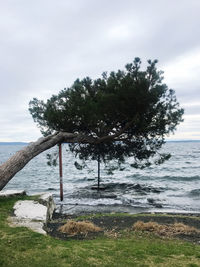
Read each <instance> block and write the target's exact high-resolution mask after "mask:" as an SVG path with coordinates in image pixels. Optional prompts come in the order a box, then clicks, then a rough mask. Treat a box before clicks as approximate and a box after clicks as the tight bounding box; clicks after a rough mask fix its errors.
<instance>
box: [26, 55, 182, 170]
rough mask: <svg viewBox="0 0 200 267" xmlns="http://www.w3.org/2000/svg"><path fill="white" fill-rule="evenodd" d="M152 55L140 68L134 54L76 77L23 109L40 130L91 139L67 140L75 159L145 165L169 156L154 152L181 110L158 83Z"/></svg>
mask: <svg viewBox="0 0 200 267" xmlns="http://www.w3.org/2000/svg"><path fill="white" fill-rule="evenodd" d="M156 64H157V60H154V61H151V60H148V65H147V67H146V69H145V70H142V69H141V60H140V58H135V60H134V61H133V63H130V64H127V65H126V66H125V70H118V71H117V72H114V71H113V72H111V73H110V74H107V73H106V72H104V73H103V74H102V77H101V78H99V79H96V80H92V79H91V78H89V77H86V78H84V79H83V80H79V79H77V80H76V81H75V82H74V83H73V85H72V86H71V87H70V88H67V89H66V88H65V89H64V90H62V91H60V92H59V93H58V95H53V96H52V97H51V98H50V99H48V100H47V101H46V102H45V101H43V100H38V99H36V98H34V99H33V100H32V101H30V107H29V110H30V112H31V114H32V117H33V119H34V121H35V122H36V123H37V124H38V126H39V127H40V129H41V132H42V133H43V135H48V134H53V133H55V132H60V131H61V132H73V133H79V134H84V135H87V136H88V137H91V138H93V139H94V140H96V141H95V142H94V143H93V144H91V143H85V144H82V143H79V144H72V143H71V144H70V145H69V146H70V150H71V151H72V152H74V153H75V155H77V156H78V157H79V158H80V159H81V160H83V161H85V160H87V159H92V160H98V157H99V156H100V159H101V161H103V162H108V161H110V160H117V161H118V163H119V164H121V163H123V162H124V160H125V158H126V157H132V158H133V159H134V162H133V164H132V165H133V166H134V167H141V168H142V167H146V166H149V165H150V164H151V159H152V157H154V158H155V160H154V162H155V163H156V164H160V163H162V162H163V161H164V160H165V159H168V158H169V155H166V154H159V149H160V148H161V147H162V145H163V144H164V142H165V141H164V139H165V137H166V135H169V134H170V133H173V132H174V131H175V129H176V126H177V125H178V124H179V123H180V122H181V121H182V115H183V112H184V111H183V109H181V108H180V107H179V103H178V102H177V99H176V96H175V93H174V91H173V90H171V89H168V87H167V85H166V84H165V83H163V72H162V71H159V70H157V67H156Z"/></svg>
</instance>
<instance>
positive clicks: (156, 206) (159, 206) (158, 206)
mask: <svg viewBox="0 0 200 267" xmlns="http://www.w3.org/2000/svg"><path fill="white" fill-rule="evenodd" d="M154 207H155V208H158V209H160V208H162V207H163V206H162V205H161V204H155V205H154Z"/></svg>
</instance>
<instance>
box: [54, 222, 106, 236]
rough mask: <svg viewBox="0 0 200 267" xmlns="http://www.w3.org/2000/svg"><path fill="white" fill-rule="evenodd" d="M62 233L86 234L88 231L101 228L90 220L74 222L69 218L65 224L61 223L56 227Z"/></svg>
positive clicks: (98, 230)
mask: <svg viewBox="0 0 200 267" xmlns="http://www.w3.org/2000/svg"><path fill="white" fill-rule="evenodd" d="M58 230H59V231H61V232H62V233H66V234H69V235H77V234H88V233H90V232H100V231H102V229H101V228H100V227H98V226H96V225H94V224H93V223H91V222H88V221H81V222H76V221H73V220H69V221H68V222H67V223H66V224H64V225H62V226H61V227H59V229H58Z"/></svg>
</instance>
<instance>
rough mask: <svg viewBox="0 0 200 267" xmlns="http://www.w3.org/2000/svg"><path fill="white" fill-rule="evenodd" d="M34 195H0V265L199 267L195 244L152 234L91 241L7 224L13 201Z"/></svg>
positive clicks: (197, 251)
mask: <svg viewBox="0 0 200 267" xmlns="http://www.w3.org/2000/svg"><path fill="white" fill-rule="evenodd" d="M34 198H35V197H34ZM34 198H30V197H27V196H23V197H14V198H0V266H2V267H9V266H13V267H14V266H15V267H18V266H19V267H20V266H23V267H25V266H28V267H32V266H37V267H38V266H41V267H45V266H48V267H51V266H52V267H53V266H59V267H62V266H65V267H66V266H74V267H75V266H76V267H77V266H78V267H79V266H80V267H84V266H109V267H112V266H113V267H114V266H122V267H123V266H126V267H127V266H188V267H189V266H191V267H192V266H200V246H199V245H195V244H192V243H188V242H183V241H178V240H171V239H163V238H159V237H156V236H155V235H153V234H146V233H140V232H128V233H126V234H122V235H121V236H120V237H119V238H112V237H105V236H101V237H98V238H96V239H94V240H69V241H62V240H57V239H54V238H52V237H50V236H43V235H40V234H38V233H34V232H32V231H31V230H28V229H27V228H24V227H16V228H14V227H9V225H8V223H7V218H8V216H10V214H11V213H12V208H13V205H14V203H15V202H16V201H17V200H23V199H34ZM101 216H102V215H101ZM114 216H116V214H114ZM123 216H124V214H123ZM127 216H128V215H127Z"/></svg>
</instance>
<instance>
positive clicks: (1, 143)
mask: <svg viewBox="0 0 200 267" xmlns="http://www.w3.org/2000/svg"><path fill="white" fill-rule="evenodd" d="M195 142H200V140H167V141H166V143H195ZM30 143H31V142H0V146H5V145H28V144H30Z"/></svg>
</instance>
